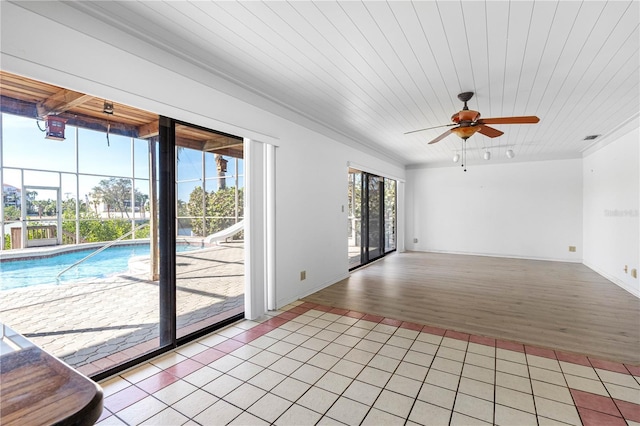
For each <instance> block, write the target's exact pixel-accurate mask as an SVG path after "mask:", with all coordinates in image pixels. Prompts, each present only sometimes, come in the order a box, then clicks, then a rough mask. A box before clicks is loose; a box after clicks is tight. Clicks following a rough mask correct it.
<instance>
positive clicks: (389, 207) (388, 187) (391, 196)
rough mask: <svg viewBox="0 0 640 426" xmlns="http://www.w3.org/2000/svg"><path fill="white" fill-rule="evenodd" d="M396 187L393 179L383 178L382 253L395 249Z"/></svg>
mask: <svg viewBox="0 0 640 426" xmlns="http://www.w3.org/2000/svg"><path fill="white" fill-rule="evenodd" d="M396 186H397V183H396V181H395V180H393V179H389V178H384V252H385V253H389V252H390V251H393V250H395V249H396Z"/></svg>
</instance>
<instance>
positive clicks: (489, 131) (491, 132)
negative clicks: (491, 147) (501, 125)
mask: <svg viewBox="0 0 640 426" xmlns="http://www.w3.org/2000/svg"><path fill="white" fill-rule="evenodd" d="M478 127H480V130H478V132H479V133H482V134H483V135H485V136H488V137H490V138H497V137H498V136H502V135H504V132H501V131H500V130H498V129H494V128H493V127H489V126H485V125H484V124H479V125H478Z"/></svg>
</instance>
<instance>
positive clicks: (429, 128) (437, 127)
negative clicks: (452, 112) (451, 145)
mask: <svg viewBox="0 0 640 426" xmlns="http://www.w3.org/2000/svg"><path fill="white" fill-rule="evenodd" d="M457 125H458V123H452V124H443V125H442V126H435V127H427V128H426V129H419V130H412V131H410V132H406V133H405V135H408V134H411V133H417V132H424V131H425V130H431V129H439V128H441V127H453V126H457Z"/></svg>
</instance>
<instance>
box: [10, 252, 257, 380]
mask: <svg viewBox="0 0 640 426" xmlns="http://www.w3.org/2000/svg"><path fill="white" fill-rule="evenodd" d="M176 256H177V316H178V330H179V331H178V333H179V335H181V334H186V333H188V332H190V331H194V330H195V329H197V328H199V327H200V326H202V325H206V324H208V323H210V322H212V320H213V319H219V318H220V317H223V316H225V315H229V316H230V315H233V314H235V313H240V312H242V311H243V310H244V245H243V243H241V242H240V243H237V242H233V243H223V244H221V245H219V246H213V247H209V248H205V249H202V250H197V251H193V252H183V253H178V254H177V255H176ZM146 262H148V260H146ZM135 270H136V271H140V270H142V271H144V270H148V268H146V269H145V268H144V265H142V268H140V265H138V267H137V268H135ZM0 296H1V297H0V319H1V320H2V321H3V322H4V323H6V324H8V325H10V326H12V327H13V328H14V329H16V330H17V331H18V332H20V333H21V334H23V335H25V336H26V337H28V338H29V339H30V340H32V341H33V342H34V343H36V344H37V345H39V346H40V347H42V348H44V349H45V350H47V351H48V352H49V353H51V354H53V355H55V356H57V357H59V358H60V359H62V360H63V361H65V362H66V363H67V364H69V365H71V366H73V367H76V368H78V369H79V370H80V371H82V372H84V373H85V374H93V373H96V372H98V371H100V370H103V369H106V368H109V367H111V366H113V365H115V364H118V363H120V362H122V361H124V360H126V359H129V358H132V357H133V356H136V355H139V354H141V353H144V352H147V351H148V350H151V349H154V348H157V347H158V319H159V308H158V305H159V291H158V282H154V281H150V280H148V274H145V273H144V272H142V273H141V272H133V273H129V274H122V275H118V276H115V277H110V278H104V279H95V280H91V281H83V282H74V283H69V284H61V285H51V286H36V287H31V288H28V287H27V288H19V289H12V290H4V291H2V292H0Z"/></svg>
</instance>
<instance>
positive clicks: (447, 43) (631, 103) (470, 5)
mask: <svg viewBox="0 0 640 426" xmlns="http://www.w3.org/2000/svg"><path fill="white" fill-rule="evenodd" d="M67 4H68V5H70V6H71V7H73V8H75V9H77V10H79V11H82V12H84V13H86V14H89V15H91V16H93V17H95V18H98V19H100V20H101V21H103V22H106V23H108V24H109V25H111V26H113V27H115V28H118V29H120V30H122V31H125V32H128V33H129V34H131V35H134V36H135V37H137V38H139V39H141V40H144V41H146V42H148V43H150V44H152V45H154V46H156V47H158V48H161V49H164V50H167V51H169V52H170V53H172V54H173V55H176V56H179V57H181V58H185V59H188V60H189V61H191V62H192V63H195V64H198V65H199V66H201V67H203V68H205V69H207V70H208V71H210V72H213V73H215V74H217V75H221V76H224V77H226V78H228V79H230V80H232V81H235V82H239V83H240V84H242V85H243V86H244V87H249V88H251V89H252V90H253V91H254V92H256V93H259V94H261V95H263V96H265V97H267V98H269V99H271V100H275V101H277V102H278V103H280V104H281V105H285V106H286V107H287V108H289V109H290V110H292V111H295V112H297V113H299V114H300V115H302V116H304V117H306V118H310V119H312V120H314V121H316V122H318V123H320V124H322V125H324V126H326V127H327V128H330V129H332V130H334V131H337V132H339V133H341V134H343V135H345V136H347V137H349V138H351V139H353V140H355V141H358V142H360V143H365V144H368V145H370V146H371V147H373V148H374V149H377V150H378V151H380V152H382V153H387V154H391V155H392V156H393V157H394V158H397V159H398V160H399V161H401V162H402V163H404V164H416V163H419V164H423V163H440V162H445V161H446V162H449V163H450V159H451V157H452V156H453V154H454V153H455V151H456V150H458V149H459V148H460V146H461V140H460V139H458V138H457V137H455V136H449V137H447V138H445V139H444V140H442V141H441V142H439V143H437V144H433V145H428V144H427V142H428V141H429V140H431V139H433V138H435V137H436V136H438V135H439V134H440V133H442V131H443V129H434V130H428V131H424V132H420V133H415V134H411V135H405V134H404V133H405V132H408V131H411V130H415V129H420V128H426V127H431V126H438V125H443V124H448V123H450V117H451V115H452V114H453V113H455V112H457V111H458V110H460V109H461V107H462V103H461V102H459V101H458V100H457V99H456V95H457V94H458V93H460V92H463V91H473V92H475V96H474V97H473V99H471V101H470V102H469V107H470V108H471V109H474V110H477V111H480V112H481V113H482V116H483V117H501V116H512V115H537V116H538V117H540V119H541V121H540V123H539V124H535V125H531V124H525V125H502V126H499V125H496V126H495V127H496V128H499V129H500V130H502V131H504V135H503V136H500V137H498V138H494V139H490V138H487V137H486V136H483V135H480V134H476V135H474V136H473V137H472V138H471V139H469V141H468V143H467V145H468V148H469V153H468V155H469V158H470V159H471V160H476V161H482V160H481V158H482V154H483V152H484V150H485V149H490V150H491V152H492V154H493V158H494V159H500V158H504V153H505V151H506V150H507V149H513V150H514V151H515V153H516V160H534V159H552V158H575V157H580V156H581V152H582V151H584V150H585V149H586V148H587V147H589V146H590V145H591V144H592V143H594V142H593V141H585V140H584V138H585V136H587V135H592V134H595V135H607V134H609V133H611V132H613V131H614V130H615V129H616V128H619V127H620V126H621V125H624V124H625V123H627V122H629V121H630V120H637V119H638V117H639V115H640V113H639V111H640V107H639V104H640V99H639V93H640V90H639V84H638V83H639V80H640V72H639V71H640V70H639V44H640V43H639V40H640V37H639V33H638V31H639V30H638V27H639V19H638V16H640V15H639V5H640V3H639V2H637V1H633V0H627V1H586V2H578V1H539V2H534V1H513V2H507V1H484V2H481V1H437V2H436V1H422V2H406V1H402V2H379V1H364V2H324V1H317V2H316V1H304V2H284V1H275V2H218V1H198V2H186V1H183V2H167V1H154V2H148V1H122V2H120V1H118V2H115V1H110V2H103V1H99V2H69V3H67ZM492 161H494V160H492Z"/></svg>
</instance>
